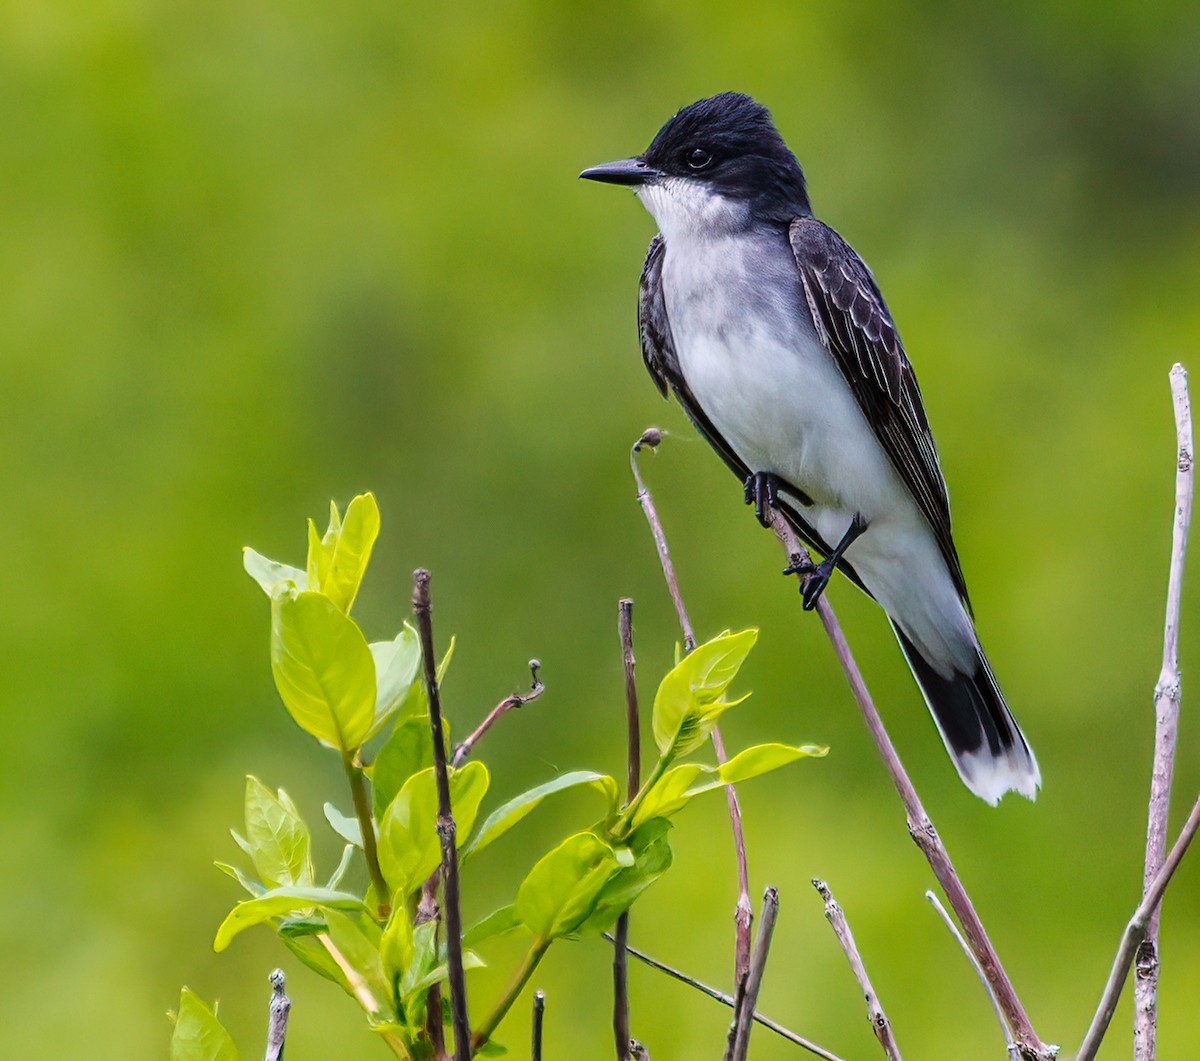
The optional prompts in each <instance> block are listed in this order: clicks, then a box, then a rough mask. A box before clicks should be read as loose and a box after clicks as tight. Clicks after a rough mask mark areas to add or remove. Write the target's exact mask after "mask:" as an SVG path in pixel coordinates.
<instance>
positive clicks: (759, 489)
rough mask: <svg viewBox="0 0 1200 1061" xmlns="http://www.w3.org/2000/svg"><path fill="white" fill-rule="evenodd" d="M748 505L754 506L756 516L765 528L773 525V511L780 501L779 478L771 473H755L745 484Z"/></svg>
mask: <svg viewBox="0 0 1200 1061" xmlns="http://www.w3.org/2000/svg"><path fill="white" fill-rule="evenodd" d="M743 485H744V486H745V488H746V504H747V505H753V506H754V514H755V516H757V517H758V522H759V523H761V524H762V525H763V526H764V527H769V526H770V525H771V509H773V508H774V507H775V505H776V504H777V503H778V501H779V486H780V479H779V476H777V475H774V474H773V473H771V472H754V474H752V475H751V476H749V477H748V478H747V479H746V482H745V483H744V484H743Z"/></svg>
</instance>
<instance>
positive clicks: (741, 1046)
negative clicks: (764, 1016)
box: [733, 888, 779, 1061]
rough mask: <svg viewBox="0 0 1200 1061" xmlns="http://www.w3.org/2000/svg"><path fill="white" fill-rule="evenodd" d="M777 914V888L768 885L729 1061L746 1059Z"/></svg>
mask: <svg viewBox="0 0 1200 1061" xmlns="http://www.w3.org/2000/svg"><path fill="white" fill-rule="evenodd" d="M778 916H779V892H777V891H776V890H775V889H774V888H768V889H767V890H766V891H765V892H763V901H762V913H761V915H760V916H759V919H758V939H756V940H755V941H754V956H753V957H752V958H751V959H750V973H749V975H748V976H747V977H746V990H745V992H744V993H743V995H742V1002H741V1005H742V1008H741V1010H740V1011H735V1014H736V1015H735V1017H734V1027H735V1028H736V1031H737V1035H736V1038H735V1039H734V1043H733V1061H746V1054H747V1052H748V1051H749V1049H750V1032H751V1031H752V1030H753V1028H754V1011H755V1009H756V1008H757V1007H758V991H759V988H761V987H762V978H763V972H764V971H765V970H766V967H767V955H768V954H769V953H770V950H771V936H772V934H773V933H774V931H775V919H776V918H777V917H778Z"/></svg>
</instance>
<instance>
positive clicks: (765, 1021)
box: [604, 932, 842, 1061]
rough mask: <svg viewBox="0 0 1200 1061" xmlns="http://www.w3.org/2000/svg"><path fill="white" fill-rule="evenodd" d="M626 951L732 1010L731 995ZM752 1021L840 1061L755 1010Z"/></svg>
mask: <svg viewBox="0 0 1200 1061" xmlns="http://www.w3.org/2000/svg"><path fill="white" fill-rule="evenodd" d="M604 938H605V939H606V940H608V941H609V942H610V943H613V942H615V940H614V939H613V937H612V936H611V935H610V934H609V933H607V932H605V933H604ZM627 950H628V951H629V953H630V954H632V955H633V956H634V957H635V958H637V960H638V961H640V962H641V963H642V964H643V965H648V966H650V968H651V969H657V970H658V971H659V972H660V973H666V974H667V976H669V977H671V978H672V979H674V980H678V981H679V982H680V983H681V984H687V985H688V987H694V988H695V989H696V990H697V991H699V992H700V993H701V994H702V995H707V996H708V997H709V998H711V999H712V1000H713V1001H714V1002H720V1003H721V1005H723V1006H728V1007H729V1008H730V1009H732V1008H733V1006H734V998H733V995H727V994H726V993H725V992H724V991H718V990H717V989H716V988H715V987H710V986H709V985H708V984H706V983H704V982H703V981H702V980H697V979H696V978H695V977H694V976H689V975H688V974H687V973H685V972H681V971H680V970H679V969H676V968H675V967H674V966H672V965H667V964H666V963H665V962H660V961H659V960H658V959H657V958H652V957H651V956H650V955H649V954H647V953H646V952H645V951H641V950H638V949H637V947H633V946H630V947H628V948H627ZM754 1021H755V1023H757V1024H761V1025H762V1026H763V1027H764V1028H766V1029H767V1030H768V1031H772V1032H774V1033H775V1034H776V1035H778V1036H779V1037H780V1038H781V1039H786V1040H787V1041H788V1042H789V1043H793V1044H794V1045H796V1046H799V1047H801V1048H802V1049H804V1050H807V1051H808V1052H809V1053H810V1054H815V1055H816V1056H817V1057H822V1058H824V1059H825V1061H842V1059H841V1058H840V1057H838V1055H837V1054H834V1053H831V1052H830V1051H828V1050H826V1049H825V1048H824V1047H823V1046H818V1045H817V1044H816V1043H814V1042H812V1041H811V1040H809V1039H805V1038H804V1036H802V1035H797V1034H796V1033H795V1032H794V1031H792V1030H791V1029H790V1028H785V1027H784V1026H783V1025H782V1024H780V1023H779V1022H778V1021H775V1020H772V1019H771V1018H770V1017H767V1016H765V1015H764V1014H762V1013H759V1012H758V1011H757V1010H756V1011H755V1013H754Z"/></svg>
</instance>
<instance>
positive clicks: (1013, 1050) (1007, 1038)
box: [925, 891, 1021, 1061]
mask: <svg viewBox="0 0 1200 1061" xmlns="http://www.w3.org/2000/svg"><path fill="white" fill-rule="evenodd" d="M925 898H926V899H928V900H929V903H930V905H931V906H932V907H933V908H934V909H935V910H936V911H937V913H938V916H939V917H940V918H941V919H942V920H943V921H944V922H945V923H946V927H947V928H948V929H949V930H950V935H952V936H953V937H954V939H955V941H956V942H957V943H958V945H959V946H960V947H961V948H962V952H963V953H964V954H965V955H966V956H967V961H969V962H970V963H971V967H972V968H973V969H974V970H975V975H976V976H978V977H979V982H980V983H981V984H983V989H984V990H985V991H986V992H987V996H988V1001H989V1002H991V1004H992V1012H993V1013H995V1014H996V1020H997V1022H998V1023H999V1025H1000V1028H1001V1030H1002V1031H1003V1032H1004V1043H1005V1047H1006V1049H1007V1051H1008V1057H1009V1061H1020V1056H1021V1055H1020V1054H1019V1053H1018V1052H1017V1044H1016V1043H1015V1042H1013V1037H1012V1030H1011V1029H1010V1028H1009V1026H1008V1021H1006V1020H1005V1019H1004V1011H1003V1010H1002V1009H1001V1008H1000V1003H999V1002H997V1001H996V992H995V991H993V990H992V985H991V984H989V983H988V982H987V977H986V976H984V975H983V968H982V967H981V966H980V964H979V961H978V959H976V957H975V955H974V954H972V953H971V948H970V947H969V946H968V945H967V941H966V940H965V939H963V934H962V933H961V932H960V931H959V930H958V925H956V924H955V923H954V918H952V917H951V916H950V913H949V911H947V909H946V908H945V907H944V906H943V905H942V900H941V899H939V898H938V897H937V895H936V894H934V893H933V892H931V891H927V892H926V893H925Z"/></svg>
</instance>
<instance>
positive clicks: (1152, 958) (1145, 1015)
mask: <svg viewBox="0 0 1200 1061" xmlns="http://www.w3.org/2000/svg"><path fill="white" fill-rule="evenodd" d="M1171 396H1172V399H1173V401H1174V406H1175V437H1176V451H1175V453H1176V459H1175V519H1174V521H1173V528H1172V535H1171V567H1170V574H1169V576H1168V579H1167V614H1166V623H1165V626H1164V630H1163V658H1162V670H1161V671H1160V672H1159V676H1158V684H1157V685H1156V686H1155V688H1154V719H1155V726H1154V769H1153V772H1152V773H1151V775H1150V805H1149V814H1148V823H1147V827H1146V865H1145V870H1144V873H1143V876H1142V886H1143V888H1144V889H1145V888H1149V886H1150V883H1151V881H1153V880H1154V878H1155V876H1156V875H1157V873H1158V871H1159V869H1161V868H1162V863H1163V857H1164V855H1165V854H1166V849H1167V813H1168V810H1169V805H1170V802H1171V775H1172V773H1173V772H1174V767H1175V740H1176V734H1177V732H1178V723H1179V603H1180V597H1181V593H1182V589H1183V562H1184V557H1185V556H1186V554H1187V538H1188V524H1189V523H1190V522H1191V516H1192V490H1193V479H1194V474H1195V473H1194V471H1193V467H1192V465H1193V449H1192V410H1191V403H1190V401H1189V400H1188V378H1187V372H1186V370H1185V369H1184V367H1183V366H1182V365H1176V366H1175V367H1174V368H1172V369H1171ZM1133 992H1134V995H1133V997H1134V1006H1133V1056H1134V1058H1135V1061H1152V1059H1153V1058H1154V1047H1155V1039H1156V1020H1157V1014H1158V910H1157V909H1155V910H1154V912H1153V913H1152V914H1151V915H1150V920H1149V921H1148V922H1147V924H1146V936H1145V939H1143V940H1142V942H1141V945H1140V946H1139V947H1138V954H1137V973H1136V975H1135V977H1134V981H1133Z"/></svg>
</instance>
